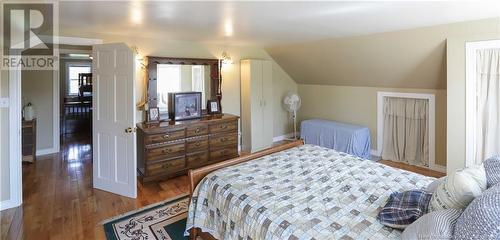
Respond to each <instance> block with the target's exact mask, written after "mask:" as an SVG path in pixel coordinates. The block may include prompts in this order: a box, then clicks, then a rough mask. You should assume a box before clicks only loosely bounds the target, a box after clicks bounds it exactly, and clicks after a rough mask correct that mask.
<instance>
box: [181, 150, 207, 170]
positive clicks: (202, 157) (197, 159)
mask: <svg viewBox="0 0 500 240" xmlns="http://www.w3.org/2000/svg"><path fill="white" fill-rule="evenodd" d="M207 162H208V152H201V153H194V154H190V155H187V156H186V166H187V167H188V168H194V167H199V166H202V165H205V164H206V163H207Z"/></svg>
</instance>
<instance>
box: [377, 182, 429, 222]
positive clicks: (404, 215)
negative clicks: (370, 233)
mask: <svg viewBox="0 0 500 240" xmlns="http://www.w3.org/2000/svg"><path fill="white" fill-rule="evenodd" d="M431 197H432V193H428V192H426V191H424V190H411V191H406V192H402V193H398V192H396V193H393V194H391V196H390V197H389V200H387V203H386V204H385V206H384V207H383V208H382V210H380V212H379V214H378V216H377V219H378V220H379V221H380V223H382V224H383V225H386V226H388V227H392V228H398V229H404V228H405V227H406V226H408V225H409V224H411V223H412V222H414V221H415V220H417V219H418V218H419V217H421V216H422V215H424V214H425V213H427V208H428V207H429V201H430V200H431Z"/></svg>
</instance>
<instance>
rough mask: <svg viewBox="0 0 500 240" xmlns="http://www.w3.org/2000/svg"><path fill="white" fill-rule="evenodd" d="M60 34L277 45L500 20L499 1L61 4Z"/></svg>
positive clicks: (132, 2) (115, 2)
mask: <svg viewBox="0 0 500 240" xmlns="http://www.w3.org/2000/svg"><path fill="white" fill-rule="evenodd" d="M59 7H60V13H61V14H60V19H59V22H60V29H61V33H62V34H65V33H80V35H81V34H111V35H119V36H138V35H139V36H144V37H152V38H162V39H165V40H174V41H198V42H210V43H228V42H230V43H231V44H254V45H265V46H268V45H278V44H286V43H296V42H305V41H313V40H319V39H325V38H335V37H346V36H356V35H366V34H371V33H378V32H387V31H395V30H403V29H411V28H416V27H423V26H431V25H438V24H445V23H452V22H460V21H467V20H474V19H482V18H490V17H498V16H500V1H469V2H452V1H446V2H415V1H405V2H356V1H350V2H159V1H155V2H146V1H131V2H117V1H114V2H102V1H101V2H88V1H87V2H83V1H81V2H61V3H60V5H59Z"/></svg>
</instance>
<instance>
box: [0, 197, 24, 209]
mask: <svg viewBox="0 0 500 240" xmlns="http://www.w3.org/2000/svg"><path fill="white" fill-rule="evenodd" d="M17 206H19V205H18V204H17V203H16V202H15V201H13V200H12V199H9V200H4V201H1V202H0V211H3V210H7V209H10V208H14V207H17Z"/></svg>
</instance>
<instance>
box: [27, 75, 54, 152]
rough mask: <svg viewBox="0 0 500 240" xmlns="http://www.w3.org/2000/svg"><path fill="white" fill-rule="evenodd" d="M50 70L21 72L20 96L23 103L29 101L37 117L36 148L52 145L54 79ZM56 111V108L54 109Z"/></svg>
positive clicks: (47, 147)
mask: <svg viewBox="0 0 500 240" xmlns="http://www.w3.org/2000/svg"><path fill="white" fill-rule="evenodd" d="M53 74H58V73H57V72H56V73H54V72H52V71H27V70H23V71H22V72H21V96H22V99H23V104H28V102H31V103H32V104H33V109H34V110H35V117H36V118H37V136H36V143H37V144H36V149H37V150H45V149H51V148H53V147H54V141H53V139H54V134H55V133H54V124H53V119H54V109H53V96H54V92H53V90H54V79H53ZM56 111H57V110H56Z"/></svg>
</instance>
